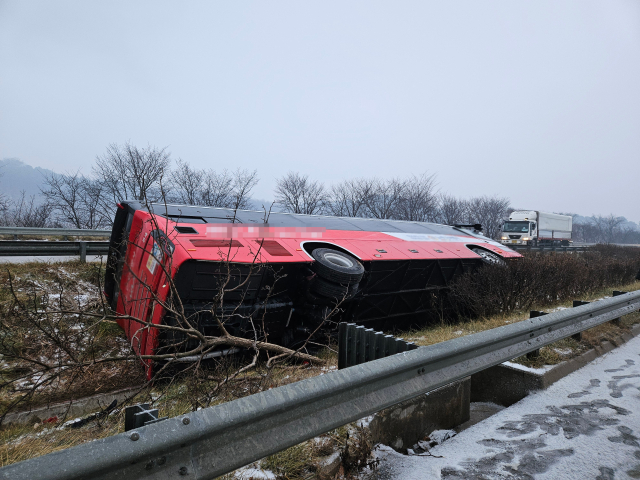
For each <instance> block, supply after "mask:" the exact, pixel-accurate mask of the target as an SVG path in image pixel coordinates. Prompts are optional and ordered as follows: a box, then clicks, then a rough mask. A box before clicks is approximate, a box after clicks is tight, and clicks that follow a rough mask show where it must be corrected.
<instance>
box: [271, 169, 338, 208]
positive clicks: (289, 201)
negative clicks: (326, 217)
mask: <svg viewBox="0 0 640 480" xmlns="http://www.w3.org/2000/svg"><path fill="white" fill-rule="evenodd" d="M275 193H276V203H277V204H279V205H280V206H282V208H284V209H285V211H287V212H292V213H304V214H308V215H313V214H317V213H322V211H323V209H324V207H325V203H326V193H325V189H324V185H323V184H322V183H320V182H317V181H311V180H309V176H308V175H300V174H299V173H297V172H289V173H287V174H286V175H285V176H284V177H282V178H279V179H278V180H277V181H276V192H275Z"/></svg>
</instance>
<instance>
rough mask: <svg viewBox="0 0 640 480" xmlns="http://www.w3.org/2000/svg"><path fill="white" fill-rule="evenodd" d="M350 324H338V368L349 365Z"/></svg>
mask: <svg viewBox="0 0 640 480" xmlns="http://www.w3.org/2000/svg"><path fill="white" fill-rule="evenodd" d="M348 328H349V326H348V324H347V323H345V322H340V323H339V324H338V370H340V369H341V368H346V367H347V352H348V351H349V350H348V349H347V345H348V341H347V337H348Z"/></svg>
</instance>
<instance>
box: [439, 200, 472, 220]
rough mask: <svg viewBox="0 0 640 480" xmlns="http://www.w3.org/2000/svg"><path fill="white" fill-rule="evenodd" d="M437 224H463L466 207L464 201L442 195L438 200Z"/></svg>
mask: <svg viewBox="0 0 640 480" xmlns="http://www.w3.org/2000/svg"><path fill="white" fill-rule="evenodd" d="M438 204H439V205H438V222H440V223H442V224H444V225H455V224H460V223H464V222H465V214H466V213H467V209H468V205H467V202H466V201H465V200H462V199H459V198H456V197H454V196H452V195H447V194H442V195H440V197H439V199H438Z"/></svg>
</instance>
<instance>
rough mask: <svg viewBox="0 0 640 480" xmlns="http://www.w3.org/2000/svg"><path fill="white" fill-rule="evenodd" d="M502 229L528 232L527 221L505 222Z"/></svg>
mask: <svg viewBox="0 0 640 480" xmlns="http://www.w3.org/2000/svg"><path fill="white" fill-rule="evenodd" d="M502 231H503V232H517V233H529V222H505V223H504V226H503V227H502Z"/></svg>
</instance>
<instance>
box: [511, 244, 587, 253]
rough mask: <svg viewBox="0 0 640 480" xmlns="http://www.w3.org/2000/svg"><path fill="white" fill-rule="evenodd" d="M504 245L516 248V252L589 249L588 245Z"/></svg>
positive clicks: (583, 250) (578, 250)
mask: <svg viewBox="0 0 640 480" xmlns="http://www.w3.org/2000/svg"><path fill="white" fill-rule="evenodd" d="M505 247H509V248H510V249H511V250H516V251H518V252H565V253H567V252H586V251H587V250H589V248H590V247H589V246H588V245H576V246H569V247H563V246H552V245H547V246H543V245H540V246H537V247H534V246H532V245H505Z"/></svg>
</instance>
